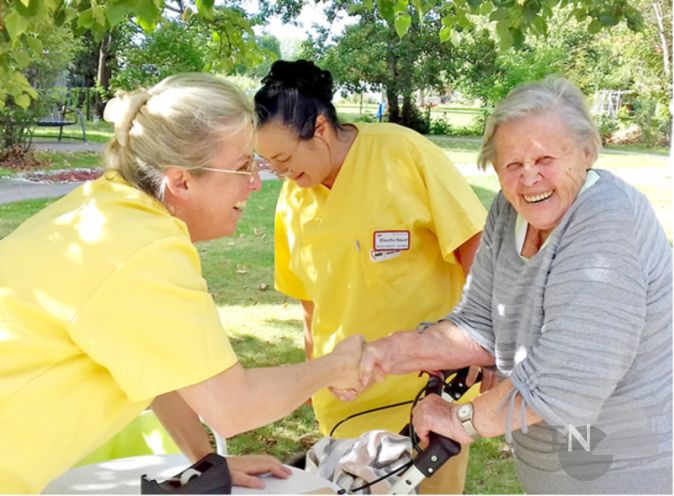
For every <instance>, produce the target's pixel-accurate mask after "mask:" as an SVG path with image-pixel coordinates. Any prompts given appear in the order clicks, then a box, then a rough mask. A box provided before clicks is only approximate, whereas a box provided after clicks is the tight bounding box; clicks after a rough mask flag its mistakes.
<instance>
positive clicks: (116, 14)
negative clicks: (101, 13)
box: [105, 3, 189, 26]
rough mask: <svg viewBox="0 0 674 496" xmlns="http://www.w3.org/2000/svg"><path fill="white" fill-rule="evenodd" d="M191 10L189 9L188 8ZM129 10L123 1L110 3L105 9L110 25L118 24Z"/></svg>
mask: <svg viewBox="0 0 674 496" xmlns="http://www.w3.org/2000/svg"><path fill="white" fill-rule="evenodd" d="M187 10H189V9H187ZM128 12H129V9H128V7H127V6H126V5H124V4H121V3H110V4H108V6H107V8H106V9H105V17H107V18H108V23H110V26H116V25H117V24H119V23H120V22H122V19H124V17H125V16H126V14H127V13H128Z"/></svg>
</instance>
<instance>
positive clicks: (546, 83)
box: [477, 76, 601, 170]
mask: <svg viewBox="0 0 674 496" xmlns="http://www.w3.org/2000/svg"><path fill="white" fill-rule="evenodd" d="M545 113H553V114H555V115H558V116H559V117H560V118H561V119H562V121H563V122H564V124H565V125H566V127H567V129H568V130H569V132H571V134H572V135H573V136H574V137H575V138H576V141H577V143H578V144H579V145H580V146H584V147H586V148H587V150H588V151H589V152H590V154H591V156H592V162H594V161H595V160H596V159H597V155H598V154H599V150H601V138H600V137H599V132H598V131H597V127H596V126H595V125H594V121H593V120H592V116H591V115H590V111H589V109H588V108H587V104H586V103H585V95H583V93H582V92H581V91H580V90H579V89H578V88H577V87H576V86H575V85H574V84H573V83H571V82H570V81H568V80H567V79H564V78H562V77H559V76H548V77H547V78H545V79H543V80H542V81H536V82H533V83H529V84H524V85H522V86H518V87H517V88H515V89H513V90H512V91H511V92H510V93H508V96H507V97H505V99H504V100H503V101H502V102H501V103H499V104H498V105H497V106H496V108H495V109H494V112H493V113H492V114H491V115H490V116H489V118H488V119H487V123H486V125H485V129H484V135H483V136H482V148H481V150H480V154H479V156H478V159H477V165H478V167H479V168H481V169H482V170H486V169H487V166H488V165H489V163H493V161H494V155H495V152H496V150H495V143H494V136H495V135H496V130H497V128H498V125H499V124H502V123H504V122H508V121H512V120H515V119H521V118H523V117H529V116H534V115H542V114H545Z"/></svg>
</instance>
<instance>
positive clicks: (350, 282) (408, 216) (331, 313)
mask: <svg viewBox="0 0 674 496" xmlns="http://www.w3.org/2000/svg"><path fill="white" fill-rule="evenodd" d="M357 127H358V136H357V138H356V140H355V141H354V143H353V145H352V147H351V149H350V151H349V153H348V155H347V157H346V159H345V161H344V163H343V165H342V168H341V170H340V172H339V174H338V176H337V179H336V181H335V183H334V185H333V188H332V189H331V190H330V189H328V188H326V187H325V186H323V185H318V186H315V187H312V188H306V189H303V188H300V187H299V186H297V184H295V183H294V182H292V181H286V183H285V184H284V185H283V189H282V191H281V195H280V197H279V200H278V204H277V208H276V219H275V242H276V244H275V285H276V288H277V289H278V290H279V291H281V292H283V293H285V294H287V295H289V296H292V297H294V298H298V299H302V300H311V301H313V302H314V303H315V309H314V315H313V322H312V333H313V338H314V350H313V351H314V356H315V357H320V356H322V355H324V354H326V353H328V352H330V351H331V350H332V349H333V348H334V347H335V345H336V344H337V343H339V342H340V341H342V340H343V339H345V338H346V337H348V336H350V335H352V334H355V333H363V334H364V335H365V336H366V338H367V340H368V341H372V340H375V339H378V338H380V337H383V336H387V335H388V334H390V333H392V332H394V331H398V330H406V329H411V328H414V327H415V326H416V325H417V324H419V322H421V321H429V320H436V319H439V318H441V317H444V316H446V315H447V314H448V313H449V311H450V310H451V309H452V307H454V305H455V304H456V303H457V302H458V300H459V297H460V295H461V290H462V288H463V284H464V282H465V278H464V274H463V270H462V268H461V265H459V263H458V261H457V260H456V258H455V256H454V250H456V249H457V248H458V247H459V246H460V245H462V244H463V243H464V242H466V241H467V240H468V239H470V238H471V237H472V236H474V235H475V234H477V233H479V232H480V231H481V230H482V226H483V225H484V221H485V217H486V212H485V209H484V207H483V206H482V204H481V203H480V201H479V200H478V198H477V197H476V196H475V194H474V193H473V191H472V190H471V189H470V187H469V186H468V183H467V182H466V180H465V179H464V178H463V176H462V175H461V174H460V173H459V172H458V170H457V169H456V168H455V167H454V165H453V164H452V163H451V162H450V160H449V159H448V158H447V156H446V155H445V153H444V152H443V151H442V150H441V149H440V148H439V147H437V146H436V145H434V144H433V143H432V142H431V141H429V140H428V139H426V138H424V137H423V136H421V135H419V134H418V133H416V132H414V131H412V130H409V129H407V128H404V127H401V126H397V125H394V124H359V125H357ZM425 381H426V378H418V377H417V374H408V375H405V376H389V377H388V378H387V379H386V381H384V382H383V383H379V384H377V385H375V386H373V387H372V388H370V389H369V390H368V391H367V392H366V393H365V394H363V395H361V396H360V397H359V398H358V399H357V400H355V401H353V402H349V403H343V402H341V401H339V400H337V399H336V398H335V397H334V396H332V394H330V392H329V391H327V390H322V391H320V392H318V393H317V394H316V395H315V396H314V397H313V406H314V410H315V412H316V416H317V418H318V421H319V423H320V427H321V430H322V432H323V433H324V434H327V433H329V432H330V430H331V429H332V428H333V427H334V426H335V425H336V424H337V423H338V422H339V421H340V420H342V419H344V418H346V417H347V416H348V415H351V414H353V413H356V412H360V411H363V410H366V409H369V408H374V407H379V406H383V405H388V404H391V403H396V402H399V401H404V400H411V399H413V398H414V396H415V394H416V393H417V392H418V390H419V389H420V388H421V387H422V386H423V384H425ZM409 411H410V406H409V405H407V406H402V407H397V408H394V409H389V410H384V411H381V412H377V413H373V414H367V415H364V416H361V417H358V418H355V419H353V420H349V421H347V422H345V423H344V424H342V425H341V426H340V427H339V428H338V429H337V431H336V432H335V436H336V437H354V436H357V435H359V434H361V433H362V432H364V431H367V430H372V429H387V430H391V431H398V430H400V429H401V428H402V427H403V426H404V425H405V424H406V423H407V421H408V420H409Z"/></svg>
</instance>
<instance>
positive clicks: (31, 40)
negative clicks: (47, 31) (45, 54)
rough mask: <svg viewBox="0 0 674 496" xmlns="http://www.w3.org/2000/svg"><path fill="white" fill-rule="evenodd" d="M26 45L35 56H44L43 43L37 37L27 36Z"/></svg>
mask: <svg viewBox="0 0 674 496" xmlns="http://www.w3.org/2000/svg"><path fill="white" fill-rule="evenodd" d="M26 43H27V44H28V46H29V47H30V49H31V50H32V51H33V53H34V54H35V55H40V54H42V42H41V41H40V40H39V39H37V38H36V37H35V36H27V37H26Z"/></svg>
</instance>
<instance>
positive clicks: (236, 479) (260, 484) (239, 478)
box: [232, 470, 264, 489]
mask: <svg viewBox="0 0 674 496" xmlns="http://www.w3.org/2000/svg"><path fill="white" fill-rule="evenodd" d="M232 484H233V485H235V486H241V487H249V488H252V489H264V481H263V480H262V479H260V478H259V477H255V476H253V475H248V474H246V473H244V472H241V471H239V470H233V471H232Z"/></svg>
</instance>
